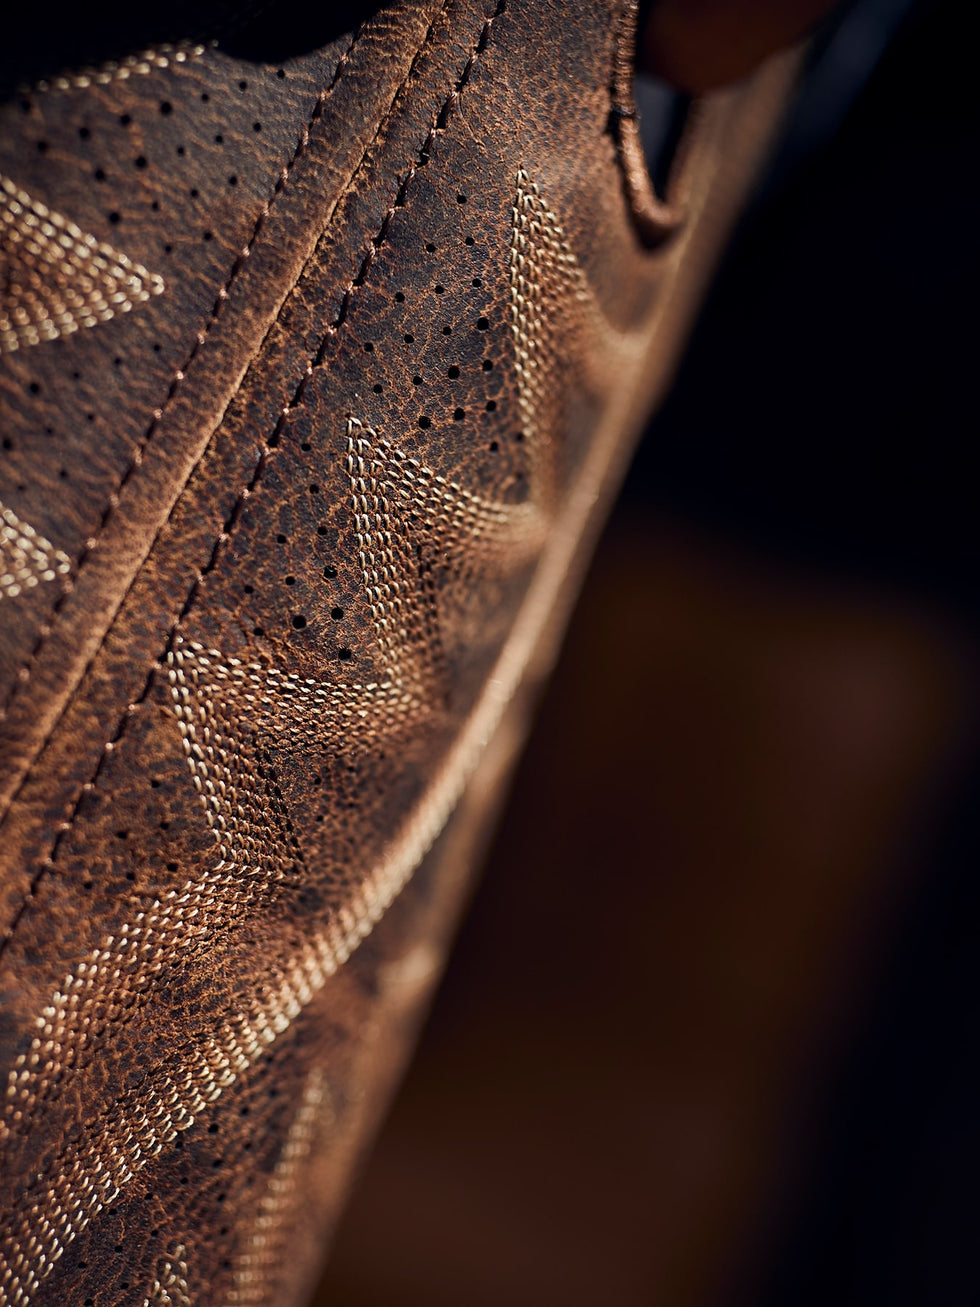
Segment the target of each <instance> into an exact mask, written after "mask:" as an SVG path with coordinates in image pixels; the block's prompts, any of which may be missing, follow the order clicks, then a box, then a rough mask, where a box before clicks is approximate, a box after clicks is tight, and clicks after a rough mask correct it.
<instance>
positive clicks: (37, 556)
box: [0, 500, 71, 599]
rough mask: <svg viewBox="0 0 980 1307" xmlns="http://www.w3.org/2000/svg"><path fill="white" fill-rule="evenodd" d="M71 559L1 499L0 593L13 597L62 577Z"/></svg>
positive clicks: (6, 596)
mask: <svg viewBox="0 0 980 1307" xmlns="http://www.w3.org/2000/svg"><path fill="white" fill-rule="evenodd" d="M70 567H71V559H70V558H69V557H68V555H67V554H63V553H62V552H61V550H60V549H55V547H54V545H53V544H52V543H51V542H50V540H46V539H45V538H44V536H42V535H39V534H38V532H37V531H35V530H34V528H33V527H32V526H31V525H30V523H29V522H25V521H24V520H23V518H20V517H18V516H17V514H16V513H15V512H14V510H13V509H12V508H7V507H6V505H5V504H4V503H3V501H2V500H0V596H3V597H4V598H7V599H16V597H17V596H18V595H19V594H23V593H24V591H25V590H31V589H33V587H34V586H36V585H40V583H41V582H42V581H53V580H54V579H55V577H56V576H64V575H65V573H66V572H67V571H68V570H69V569H70Z"/></svg>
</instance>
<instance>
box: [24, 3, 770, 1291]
mask: <svg viewBox="0 0 980 1307" xmlns="http://www.w3.org/2000/svg"><path fill="white" fill-rule="evenodd" d="M240 30H241V29H240V28H235V29H233V33H232V35H233V36H234V33H235V32H239V33H240ZM116 35H117V36H118V33H117V34H116ZM631 43H632V12H631V6H630V5H628V4H620V3H586V2H583V3H580V4H576V5H574V6H573V5H565V6H557V5H541V4H531V3H520V0H508V3H506V4H505V3H503V2H501V3H479V2H478V0H472V2H470V0H460V2H458V3H457V2H449V3H445V4H443V3H437V4H429V3H410V4H401V5H396V6H393V7H391V8H388V9H385V10H382V11H381V12H379V13H377V14H376V15H375V16H372V17H369V18H368V19H367V20H366V21H365V22H364V24H363V25H362V26H361V27H360V28H359V29H358V30H357V31H355V32H351V33H348V34H346V35H342V36H340V37H338V38H337V39H332V40H330V41H329V43H327V44H325V45H322V46H318V47H317V48H312V49H306V50H303V51H297V50H292V51H291V52H290V53H289V55H288V57H284V58H282V60H281V61H278V60H277V59H274V60H273V61H272V62H267V61H264V60H263V59H262V58H258V57H255V52H254V51H250V52H249V53H248V55H247V54H246V53H243V42H242V41H241V40H238V39H231V38H228V39H224V38H219V39H218V40H212V39H210V38H209V36H208V33H207V32H205V33H204V34H203V36H202V39H199V40H198V39H194V40H191V41H186V42H183V43H174V42H171V43H170V44H165V45H157V46H155V47H153V48H152V49H146V50H137V51H136V52H126V53H121V54H118V53H117V54H116V56H115V57H114V59H113V61H111V62H108V63H104V64H102V65H101V66H98V67H92V68H74V69H72V70H71V71H68V72H63V73H62V72H58V73H57V74H55V73H50V72H49V73H47V74H46V75H45V76H44V78H43V79H42V80H40V81H36V82H35V83H34V84H33V85H32V86H30V88H29V89H22V90H18V91H16V92H15V93H11V94H8V95H7V97H6V99H5V101H4V102H3V104H2V106H0V121H2V131H0V241H2V255H0V259H2V265H0V266H2V269H3V275H2V277H0V353H2V359H0V378H2V402H3V412H4V424H3V453H2V462H0V503H2V507H0V513H2V527H0V701H2V705H3V715H2V724H0V739H2V744H0V819H2V834H0V868H2V870H0V876H2V881H0V884H2V896H0V931H2V940H3V944H2V956H0V1000H2V1013H0V1077H2V1079H0V1083H2V1086H3V1096H2V1103H0V1148H2V1164H0V1165H2V1174H3V1177H4V1178H3V1185H2V1193H0V1206H2V1209H3V1215H2V1218H0V1237H2V1244H0V1303H3V1304H16V1305H17V1307H24V1305H25V1304H28V1303H38V1304H40V1303H50V1304H64V1303H68V1302H71V1303H78V1304H81V1303H92V1304H96V1303H97V1304H99V1307H107V1305H108V1304H124V1303H125V1304H131V1303H136V1302H139V1303H147V1304H149V1303H153V1304H164V1303H171V1304H184V1305H186V1304H190V1303H197V1304H219V1303H227V1304H246V1303H256V1304H257V1303H269V1304H273V1303H274V1304H277V1305H286V1304H291V1303H300V1302H302V1301H303V1299H304V1295H305V1294H306V1293H308V1291H309V1288H310V1285H311V1282H312V1279H313V1278H314V1277H315V1275H316V1272H317V1269H318V1266H319V1263H320V1260H321V1256H322V1249H323V1239H324V1232H325V1231H326V1230H328V1229H329V1227H330V1225H331V1223H332V1222H333V1220H334V1218H335V1216H336V1212H337V1209H338V1204H339V1202H340V1200H341V1198H342V1196H343V1193H344V1190H345V1186H346V1185H347V1182H348V1177H349V1174H350V1169H351V1166H352V1163H353V1161H354V1158H355V1157H356V1155H357V1153H358V1151H359V1150H360V1149H361V1148H362V1146H363V1144H364V1141H365V1138H366V1137H367V1136H368V1134H369V1133H370V1131H371V1129H372V1126H373V1123H374V1122H375V1121H376V1119H377V1117H378V1114H379V1112H380V1111H381V1109H382V1107H383V1105H384V1102H385V1101H386V1098H387V1096H388V1094H389V1093H390V1090H391V1086H392V1083H393V1078H394V1077H395V1076H396V1074H397V1072H398V1070H399V1068H400V1066H401V1065H402V1063H403V1061H404V1058H405V1056H406V1053H407V1050H408V1047H409V1044H410V1041H411V1037H412V1032H413V1028H414V1026H415V1024H416V1022H417V1020H418V1017H419V1013H420V1009H421V1005H422V1004H423V1003H424V1000H425V997H426V995H427V994H428V993H429V991H430V988H431V986H432V984H433V981H434V979H435V977H436V975H437V973H438V970H439V967H440V964H441V959H442V953H443V949H444V946H445V941H446V938H447V935H448V932H449V931H450V930H451V927H452V923H453V920H454V917H455V913H456V909H457V906H458V903H459V900H460V896H461V894H462V892H463V890H464V887H465V885H466V881H467V876H468V874H469V869H470V867H471V865H472V862H473V858H474V856H475V852H476V851H477V850H478V848H479V842H480V837H481V833H482V831H483V830H484V829H485V827H486V824H487V822H488V820H489V818H490V816H491V814H492V811H493V806H494V801H495V797H496V795H497V793H498V792H499V783H500V779H501V777H502V776H503V775H504V774H505V772H506V769H507V767H508V765H509V763H510V760H511V759H512V757H513V754H514V750H515V748H516V747H517V745H518V744H519V742H520V739H521V735H522V732H523V730H524V726H525V723H526V719H527V713H528V706H529V703H530V702H531V699H532V697H533V693H534V689H535V686H536V685H537V683H538V682H539V680H540V678H541V676H542V675H543V673H544V672H545V671H546V669H547V667H548V664H549V660H550V659H551V657H552V654H553V651H554V648H555V642H556V640H557V638H558V635H559V633H560V630H561V626H562V623H563V620H564V616H565V613H566V612H567V609H568V605H569V603H570V601H571V598H572V596H573V594H574V591H575V588H576V585H577V582H578V578H579V576H580V574H581V570H582V566H583V563H584V561H585V559H586V558H587V555H588V552H589V548H590V544H591V542H592V540H593V538H594V535H595V533H596V531H597V529H598V527H599V525H600V523H601V520H602V516H603V513H604V512H605V508H606V506H607V504H608V502H609V499H610V495H611V494H612V492H613V491H614V489H615V487H616V485H617V482H618V479H619V477H620V475H621V472H622V469H623V466H624V462H625V460H626V458H627V457H628V454H629V451H630V447H631V443H632V441H633V440H634V438H635V435H636V432H637V430H638V429H639V427H640V425H641V422H642V421H643V419H644V418H645V417H646V415H647V413H648V411H649V409H650V407H651V404H652V403H653V402H654V400H655V398H656V396H657V395H658V394H659V392H660V391H661V389H662V387H663V385H664V383H665V380H666V378H667V376H668V374H669V370H670V368H671V365H672V363H673V361H674V360H675V358H676V356H677V351H678V348H679V345H680V343H681V340H682V338H683V334H684V332H685V330H686V327H687V325H688V324H689V322H690V320H691V316H692V313H693V310H694V307H695V305H696V302H697V298H698V295H699V293H700V291H701V289H702V287H703V286H704V284H705V281H706V278H707V276H708V274H709V271H710V268H711V264H712V261H713V260H714V258H715V256H716V254H717V252H718V249H719V245H720V242H721V240H722V238H723V235H724V233H725V231H726V229H727V228H728V227H729V225H730V223H731V221H732V218H733V216H734V214H735V212H736V210H737V208H738V205H739V203H740V201H741V199H742V198H743V196H744V194H745V192H746V189H747V186H748V184H749V181H750V179H751V176H752V174H753V172H754V170H755V167H756V164H757V162H758V160H759V158H760V157H761V154H762V152H763V150H764V147H765V144H766V141H767V139H768V137H769V134H770V131H771V128H772V125H773V122H774V121H775V118H776V115H777V112H778V108H779V105H780V103H781V101H782V97H783V94H784V90H785V87H786V85H787V80H788V76H789V73H788V71H787V68H786V67H784V66H779V67H775V68H774V69H772V70H770V71H769V72H768V73H766V74H764V75H763V76H762V77H760V78H758V79H757V80H756V82H755V83H754V84H752V85H750V86H748V87H746V88H743V89H741V90H739V91H737V92H734V93H725V94H722V95H720V96H718V97H717V98H715V99H714V100H708V101H706V102H705V103H704V104H702V105H701V106H700V107H699V112H698V113H697V114H696V115H695V118H696V121H695V122H694V124H693V135H692V136H691V139H690V141H689V142H688V143H687V144H686V145H685V146H684V149H683V151H682V154H683V167H682V169H681V172H680V175H679V176H678V177H677V178H676V179H675V182H674V183H673V185H672V190H671V193H670V195H669V196H668V197H667V200H669V202H666V201H662V200H658V199H657V197H656V196H655V195H654V194H653V191H652V188H651V187H650V183H649V181H648V180H647V176H646V173H645V170H644V165H643V162H642V157H641V154H640V151H639V146H638V143H637V137H636V124H635V118H634V117H633V116H632V103H631V91H630V85H629V83H630V69H631V66H632V59H633V50H632V44H631ZM122 44H123V45H124V46H125V40H124V39H122ZM610 634H611V637H612V636H613V635H614V634H615V633H610Z"/></svg>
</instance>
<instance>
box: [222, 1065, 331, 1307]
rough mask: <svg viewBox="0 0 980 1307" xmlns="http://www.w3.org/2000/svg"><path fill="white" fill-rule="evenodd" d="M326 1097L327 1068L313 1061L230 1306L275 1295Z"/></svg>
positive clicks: (251, 1304) (253, 1305)
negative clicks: (289, 1223)
mask: <svg viewBox="0 0 980 1307" xmlns="http://www.w3.org/2000/svg"><path fill="white" fill-rule="evenodd" d="M325 1097H326V1083H325V1078H324V1075H323V1072H322V1071H321V1070H320V1068H319V1067H314V1069H313V1070H312V1071H311V1072H310V1074H309V1076H308V1077H307V1080H306V1085H305V1087H304V1089H303V1097H302V1098H301V1099H300V1104H299V1108H298V1109H297V1112H296V1115H295V1117H294V1118H293V1123H292V1125H291V1126H290V1127H289V1134H288V1135H287V1136H286V1142H285V1144H284V1145H283V1149H282V1152H281V1153H280V1155H279V1160H278V1161H277V1162H276V1166H275V1170H274V1171H273V1172H272V1175H271V1176H270V1177H269V1183H268V1184H267V1185H266V1189H265V1193H264V1194H263V1195H262V1201H261V1202H260V1203H259V1210H258V1214H257V1216H256V1218H255V1223H254V1225H253V1226H252V1228H251V1232H250V1234H249V1237H248V1243H247V1245H246V1248H245V1252H244V1253H243V1254H242V1256H241V1257H240V1258H239V1260H238V1265H237V1266H236V1267H235V1283H234V1285H233V1286H232V1290H231V1293H230V1295H229V1297H228V1303H229V1307H258V1304H261V1303H264V1302H269V1301H272V1299H271V1296H270V1290H271V1289H272V1287H273V1284H272V1281H273V1278H274V1276H275V1274H276V1272H277V1271H279V1272H280V1273H281V1270H282V1266H283V1259H284V1256H285V1254H286V1252H287V1247H286V1243H287V1239H288V1236H289V1234H290V1230H289V1227H288V1226H287V1224H286V1222H287V1220H288V1218H289V1216H290V1213H291V1212H292V1211H293V1210H294V1209H295V1206H296V1203H297V1199H298V1197H299V1196H300V1195H299V1194H298V1192H297V1190H298V1177H299V1170H300V1166H301V1165H302V1163H303V1161H304V1160H305V1159H306V1157H307V1156H308V1155H309V1153H310V1150H311V1148H312V1147H313V1141H314V1138H315V1136H316V1127H317V1124H318V1118H319V1117H320V1114H321V1111H322V1108H323V1103H324V1098H325ZM284 1236H286V1238H284Z"/></svg>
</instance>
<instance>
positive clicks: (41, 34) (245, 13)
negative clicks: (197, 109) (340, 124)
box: [0, 0, 383, 97]
mask: <svg viewBox="0 0 980 1307" xmlns="http://www.w3.org/2000/svg"><path fill="white" fill-rule="evenodd" d="M382 7H383V6H382V5H380V4H378V3H377V2H376V0H374V2H370V0H344V2H343V3H338V4H327V5H320V4H310V3H308V2H307V0H200V2H199V3H197V2H195V0H166V2H163V0H146V3H141V4H133V3H131V2H128V0H96V2H95V3H91V4H84V5H64V6H61V7H60V8H59V10H58V13H57V19H56V20H55V21H52V18H51V16H50V15H49V14H47V13H45V12H43V11H41V10H38V9H34V8H32V7H30V6H19V7H17V8H15V9H13V10H11V12H10V13H8V14H7V15H5V18H4V28H3V40H2V42H0V97H7V96H10V95H12V94H15V93H16V91H17V90H18V89H19V88H21V87H23V86H30V85H31V84H32V83H34V82H37V81H39V80H40V79H41V78H48V77H53V76H56V75H58V74H61V73H64V72H70V71H77V70H79V69H82V68H92V67H98V66H99V65H101V64H104V63H107V62H109V61H110V60H120V59H123V58H125V57H126V56H127V55H131V54H133V53H134V52H139V51H141V50H144V49H147V48H148V47H150V46H157V45H161V44H164V43H166V44H170V45H174V44H176V43H177V42H180V41H189V42H206V41H216V42H217V43H218V45H219V46H220V47H221V48H222V49H226V50H228V51H229V53H232V54H236V55H238V56H239V57H241V58H244V59H252V60H254V61H256V62H262V63H277V62H280V61H282V60H285V59H289V58H290V57H292V56H296V55H300V54H305V53H308V52H309V51H310V50H316V49H320V48H321V47H323V46H326V45H329V44H330V43H331V42H332V41H335V40H337V38H338V37H340V36H343V35H344V33H345V32H352V31H354V30H355V29H356V28H357V27H359V26H360V24H361V23H363V22H364V21H365V20H366V19H368V18H370V17H371V16H372V15H373V14H375V13H377V12H378V11H379V10H380V9H381V8H382Z"/></svg>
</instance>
